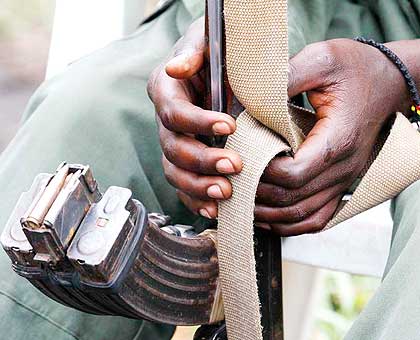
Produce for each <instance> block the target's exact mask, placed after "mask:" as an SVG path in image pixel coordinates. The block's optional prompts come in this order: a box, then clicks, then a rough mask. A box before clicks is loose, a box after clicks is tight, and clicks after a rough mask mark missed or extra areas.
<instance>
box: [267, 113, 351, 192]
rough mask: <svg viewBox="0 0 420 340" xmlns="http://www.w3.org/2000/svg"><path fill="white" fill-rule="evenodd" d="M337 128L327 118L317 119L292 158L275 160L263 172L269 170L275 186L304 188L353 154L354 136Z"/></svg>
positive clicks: (337, 126)
mask: <svg viewBox="0 0 420 340" xmlns="http://www.w3.org/2000/svg"><path fill="white" fill-rule="evenodd" d="M340 125H341V122H337V121H336V120H334V119H330V118H328V117H325V118H322V119H320V120H318V121H317V123H316V124H315V126H314V128H313V129H312V130H311V131H310V133H309V134H308V137H307V138H306V140H305V141H304V142H303V143H302V145H301V146H300V147H299V149H298V150H297V152H296V154H295V155H294V157H287V156H283V157H278V158H277V159H275V160H274V162H272V163H270V166H269V167H268V169H267V171H266V172H268V173H269V172H270V171H272V172H273V174H272V175H275V176H276V177H277V179H276V182H277V183H278V185H280V186H283V187H285V188H294V189H296V188H300V187H303V186H306V185H307V184H308V183H309V182H310V181H311V180H313V179H314V178H315V177H317V176H318V175H320V174H321V173H322V172H325V171H326V170H327V169H328V168H329V167H330V166H331V165H333V164H335V163H337V162H339V161H342V160H345V159H347V158H349V157H351V156H352V155H353V154H354V152H355V136H346V135H345V134H346V132H345V131H346V129H343V128H339V126H340ZM348 130H351V129H348ZM272 177H273V176H272Z"/></svg>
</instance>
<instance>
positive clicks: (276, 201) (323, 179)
mask: <svg viewBox="0 0 420 340" xmlns="http://www.w3.org/2000/svg"><path fill="white" fill-rule="evenodd" d="M351 164H352V161H351V159H346V160H345V161H340V162H337V163H335V164H333V165H332V166H330V167H329V168H328V169H326V170H325V171H324V172H322V173H321V174H319V175H318V176H317V177H315V178H313V179H312V180H310V181H309V182H308V183H307V184H305V185H304V186H301V187H298V188H296V189H293V188H287V187H286V186H290V185H291V184H292V183H291V182H290V181H288V180H287V179H286V178H285V177H284V171H282V167H281V165H282V162H281V160H280V159H279V158H277V159H274V160H273V161H272V162H271V163H270V166H269V167H268V168H267V169H266V171H265V172H264V175H263V176H262V177H261V181H262V182H260V184H259V185H258V189H257V195H256V202H257V203H260V204H264V205H268V206H277V207H284V206H289V205H292V204H295V203H297V202H299V201H301V200H303V199H304V198H308V197H310V196H312V195H314V194H316V193H318V192H320V191H322V190H325V189H327V188H330V187H332V186H334V185H336V184H340V183H341V184H342V185H343V186H344V188H347V187H349V186H350V185H351V184H352V182H353V180H354V177H355V170H354V169H353V166H351ZM295 184H297V183H295Z"/></svg>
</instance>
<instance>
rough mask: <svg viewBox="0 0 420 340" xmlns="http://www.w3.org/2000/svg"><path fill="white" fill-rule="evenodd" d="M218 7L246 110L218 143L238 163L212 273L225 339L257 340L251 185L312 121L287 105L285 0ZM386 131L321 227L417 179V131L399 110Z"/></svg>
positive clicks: (222, 208) (234, 1)
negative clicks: (216, 275)
mask: <svg viewBox="0 0 420 340" xmlns="http://www.w3.org/2000/svg"><path fill="white" fill-rule="evenodd" d="M224 6H225V25H226V58H227V71H228V78H229V83H230V85H231V87H232V89H233V91H234V93H235V95H236V97H237V98H238V99H239V101H240V102H241V103H242V104H243V105H244V107H245V108H246V111H245V112H244V113H242V114H241V116H240V117H239V118H238V120H237V131H236V132H235V134H234V135H232V136H230V137H229V139H228V142H227V144H226V148H229V149H233V150H236V151H237V152H239V154H240V156H241V157H242V160H243V164H244V167H243V171H242V172H241V174H239V175H234V176H230V180H231V182H232V186H233V195H232V198H231V199H230V200H228V201H225V202H221V203H220V205H219V225H218V242H219V249H218V254H219V266H220V277H221V282H222V292H223V299H224V304H225V316H226V323H227V330H228V337H229V339H230V340H239V339H241V340H262V332H261V322H260V308H259V307H260V306H259V300H258V289H257V283H256V271H255V258H254V252H253V249H254V247H253V220H254V216H253V211H254V205H255V203H254V198H255V194H256V189H257V186H258V182H259V179H260V177H261V175H262V173H263V171H264V169H265V167H266V166H267V164H268V163H269V162H270V160H271V159H272V158H273V157H274V156H275V155H277V154H279V153H281V152H288V151H290V152H294V151H296V149H297V148H298V147H299V145H300V144H301V143H302V141H303V140H304V135H305V134H304V131H302V127H303V126H306V128H308V127H310V126H312V125H313V123H314V121H313V116H311V115H306V116H305V115H304V113H305V112H303V111H302V112H299V111H298V110H296V109H295V108H293V107H292V108H291V109H288V106H287V100H288V98H287V82H288V79H287V78H288V77H287V71H288V58H289V56H288V45H287V41H288V39H287V1H285V0H281V1H279V0H253V1H248V0H225V5H224ZM304 130H306V129H304ZM387 134H388V137H387V139H386V142H385V144H384V145H383V146H382V145H379V148H378V149H380V152H379V154H378V155H377V157H376V158H375V157H371V158H372V159H374V161H373V163H372V164H371V165H370V166H369V167H368V170H367V172H366V173H365V175H364V177H363V179H362V180H361V182H360V184H359V185H358V187H357V188H356V190H355V192H354V193H353V195H352V198H351V199H350V201H349V202H348V203H346V204H345V205H344V207H343V208H342V209H341V210H340V211H338V212H337V213H336V215H335V216H334V218H333V219H332V220H331V221H330V222H329V223H328V225H327V227H326V229H328V228H331V227H333V226H335V225H336V224H337V223H340V222H342V221H344V220H346V219H348V218H350V217H352V216H355V215H357V214H359V213H360V212H362V211H364V210H367V209H369V208H371V207H373V206H375V205H377V204H380V203H382V202H384V201H386V200H388V199H390V198H392V197H394V196H396V195H397V194H398V193H400V192H401V191H402V190H403V189H404V188H406V187H407V186H409V185H410V184H411V183H413V182H415V181H417V180H418V179H420V152H416V153H413V152H412V150H413V149H414V150H415V149H420V134H418V133H417V131H416V130H415V129H414V128H413V127H412V126H411V124H410V122H409V121H408V119H407V118H405V117H404V116H403V115H402V114H400V113H398V114H397V115H396V118H395V121H394V124H393V126H392V128H391V130H390V131H387ZM381 146H382V148H381ZM374 156H376V154H375V155H374Z"/></svg>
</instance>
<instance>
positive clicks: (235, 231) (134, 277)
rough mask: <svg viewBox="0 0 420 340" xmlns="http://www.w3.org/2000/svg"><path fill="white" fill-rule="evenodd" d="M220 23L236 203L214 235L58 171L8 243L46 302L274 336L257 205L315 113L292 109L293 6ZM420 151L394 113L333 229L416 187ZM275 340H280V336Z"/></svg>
mask: <svg viewBox="0 0 420 340" xmlns="http://www.w3.org/2000/svg"><path fill="white" fill-rule="evenodd" d="M224 16H225V25H226V27H225V33H226V62H227V76H228V79H229V84H230V86H231V88H232V90H233V93H234V95H235V96H236V97H237V98H238V100H239V102H240V103H241V104H242V105H243V106H244V107H245V110H244V112H242V113H241V114H240V116H239V118H238V119H237V131H236V132H235V134H234V135H232V136H231V137H229V138H228V140H227V144H226V147H227V148H230V149H234V150H236V151H237V152H239V154H240V155H241V157H242V160H243V163H244V167H243V171H242V172H241V174H239V175H235V176H231V177H230V180H231V182H232V185H233V196H232V198H231V199H230V200H228V201H226V202H222V203H220V207H219V223H218V231H217V237H216V232H215V231H207V232H205V233H203V234H201V235H195V234H194V232H193V231H192V230H191V228H189V227H188V226H182V225H174V226H171V225H169V220H168V218H167V217H165V216H162V215H156V214H147V213H146V210H145V208H144V207H143V205H142V204H141V203H140V202H138V201H136V200H135V199H133V198H132V197H131V196H132V194H131V191H130V190H128V189H124V188H118V187H111V188H109V189H108V190H107V191H106V192H105V194H104V195H102V194H101V193H100V192H99V190H98V185H97V184H96V181H95V179H94V178H93V175H92V172H91V170H90V169H89V167H87V166H81V165H76V164H69V165H66V164H63V165H62V166H60V167H59V169H58V171H57V172H56V174H55V175H50V174H41V175H39V176H38V177H37V178H36V179H35V181H34V183H33V185H32V187H31V188H30V189H29V191H28V192H27V193H24V194H22V196H21V198H20V199H19V201H18V203H17V205H16V207H15V210H14V211H13V213H12V215H11V216H10V219H9V221H8V223H7V226H6V228H5V230H4V232H3V234H2V237H1V242H2V245H3V247H4V249H5V250H6V252H7V253H8V255H9V257H10V258H11V260H12V264H13V268H14V269H15V271H16V272H17V273H18V274H19V275H22V276H24V277H26V278H27V279H28V280H30V281H31V282H32V284H33V285H34V286H35V287H37V288H38V289H40V290H41V291H43V292H44V293H45V294H46V295H48V296H49V297H50V298H52V299H54V300H57V301H59V302H60V303H63V304H65V305H68V306H71V307H73V308H77V309H80V310H83V311H86V312H89V313H95V314H111V315H122V316H126V317H131V318H145V319H148V320H152V321H159V322H165V323H171V324H177V325H195V324H209V323H217V322H219V321H222V320H223V318H224V317H225V318H226V326H227V334H228V338H229V339H230V340H239V339H241V340H248V339H249V340H262V339H266V338H267V337H266V335H264V336H263V328H262V323H261V320H262V318H261V311H262V312H263V315H266V314H265V311H264V307H265V306H266V304H267V303H266V302H265V301H267V300H265V301H264V304H263V306H260V297H259V290H258V284H257V278H259V279H260V286H261V275H258V271H259V270H257V269H256V268H257V266H258V265H260V264H261V263H260V262H259V261H256V258H255V255H254V246H255V245H254V228H253V210H254V197H255V193H256V188H257V185H258V182H259V178H260V176H261V174H262V172H263V170H264V168H265V167H266V165H267V164H268V162H269V161H270V160H271V159H272V158H273V157H274V156H276V155H277V154H279V153H285V154H290V155H293V152H294V151H296V149H297V148H298V147H299V145H300V143H301V142H302V141H303V140H304V138H305V134H306V133H307V132H308V131H309V130H310V128H311V127H312V126H313V124H314V115H313V114H312V113H311V112H310V111H308V110H304V109H300V108H297V107H296V106H294V105H291V104H288V98H287V80H288V79H287V63H288V47H287V1H286V0H281V1H279V0H264V1H263V0H254V1H247V0H225V1H224ZM383 140H386V141H385V142H384V143H382V142H381V141H383ZM413 148H420V136H419V134H418V132H417V131H416V130H415V129H414V128H413V127H412V126H411V124H410V122H409V121H408V119H407V118H405V117H404V116H403V115H402V114H399V113H397V114H396V116H395V120H394V122H393V125H392V127H391V128H390V129H389V130H388V131H384V134H383V136H381V138H379V140H378V145H377V147H376V148H375V150H374V152H373V154H372V157H371V158H372V159H371V161H370V162H369V164H367V166H366V169H367V170H366V171H365V172H364V173H363V175H364V176H363V177H362V179H361V181H360V183H359V184H358V186H357V187H356V189H355V191H354V193H353V194H352V197H351V198H350V200H349V201H348V202H346V203H345V202H343V204H342V205H341V207H340V209H338V211H337V212H336V214H335V216H334V218H333V219H332V220H331V221H330V222H329V224H328V225H327V227H326V228H330V227H332V226H334V225H336V224H337V223H340V222H342V221H344V220H346V219H348V218H350V217H352V216H354V215H356V214H358V213H360V212H362V211H364V210H366V209H369V208H371V207H373V206H375V205H377V204H379V203H381V202H383V201H385V200H388V199H390V198H392V197H394V196H395V195H397V194H398V193H399V192H401V191H402V190H403V189H405V188H406V187H408V186H409V185H410V184H411V183H413V182H415V181H416V180H418V179H419V177H420V176H419V174H420V154H419V153H412V152H411V150H412V149H413ZM408 155H409V156H408ZM394 174H398V177H394V176H395V175H394ZM264 237H265V240H264V241H263V242H262V243H260V244H258V242H257V245H256V246H257V248H258V246H261V245H265V246H267V245H270V244H271V245H272V246H273V245H275V242H278V240H275V239H274V240H273V238H272V237H270V236H268V235H267V234H265V235H264V234H263V236H261V237H260V236H258V237H257V241H258V240H259V239H261V240H263V238H264ZM216 238H217V241H216ZM216 243H217V244H218V245H217V249H216ZM277 250H279V248H277ZM272 253H273V252H272ZM274 253H275V252H274ZM277 258H279V256H277ZM271 259H272V258H271ZM270 265H272V263H271V264H270V257H268V258H267V266H268V267H269V266H270ZM273 268H274V269H273ZM275 268H278V267H276V266H274V267H272V268H271V269H272V272H273V271H275ZM219 273H220V277H219ZM277 292H278V291H277ZM221 293H223V304H222V301H221ZM260 295H261V294H260ZM261 297H262V298H264V296H263V295H262V296H261ZM261 307H262V308H261ZM278 310H281V308H280V309H278ZM280 314H281V313H280ZM280 314H277V315H278V317H279V318H280V317H281V315H280ZM262 322H265V320H264V318H263V320H262ZM278 325H280V323H278ZM267 327H271V328H273V329H274V328H275V327H277V326H276V325H273V324H268V325H265V327H264V328H265V329H267ZM273 329H271V330H270V331H272V330H273ZM201 331H202V332H203V333H204V332H205V331H206V329H202V330H201ZM212 332H213V333H211V334H213V335H211V336H213V338H214V339H218V338H223V337H225V336H226V328H225V327H224V326H223V325H217V326H215V327H214V328H213V329H212ZM203 333H202V334H203ZM265 334H267V332H266V331H265ZM198 336H200V335H197V337H198ZM269 336H271V338H270V337H269V338H270V339H276V338H279V337H281V329H280V330H278V331H274V332H271V335H269Z"/></svg>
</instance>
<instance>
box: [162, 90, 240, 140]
mask: <svg viewBox="0 0 420 340" xmlns="http://www.w3.org/2000/svg"><path fill="white" fill-rule="evenodd" d="M164 95H165V94H164ZM166 95H168V96H167V97H166V98H165V99H163V100H159V101H158V102H157V103H158V105H157V106H156V112H157V114H158V116H159V118H160V120H161V122H162V124H163V125H164V126H165V127H166V128H167V129H168V130H171V131H174V132H182V133H191V134H200V135H206V136H212V135H230V134H232V133H233V132H235V130H236V122H235V119H234V118H233V117H231V116H229V115H227V114H226V113H221V112H215V111H209V110H204V109H202V108H200V107H198V106H196V105H194V104H193V103H192V102H191V100H190V99H189V98H181V92H180V91H179V92H178V98H176V97H174V96H172V97H171V96H170V95H169V93H168V92H166ZM162 102H164V103H165V104H164V105H159V104H161V103H162Z"/></svg>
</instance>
